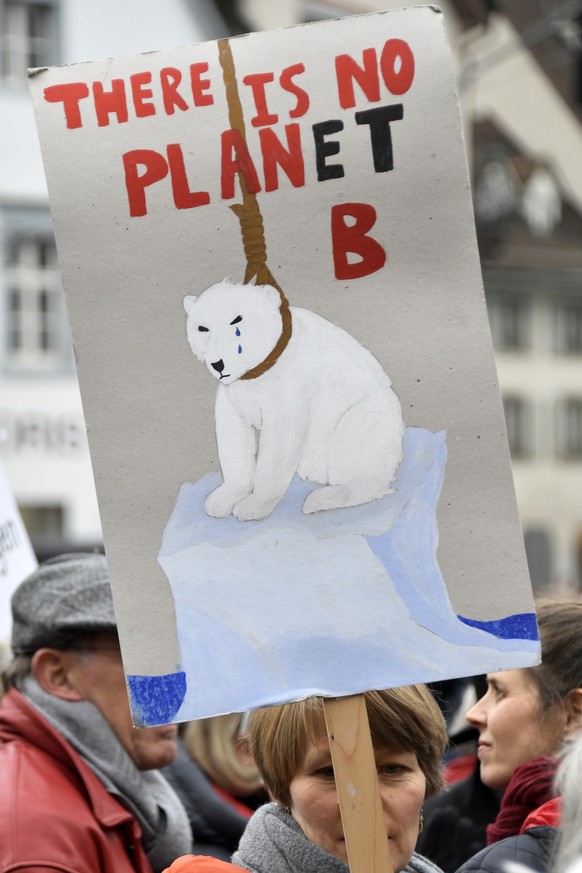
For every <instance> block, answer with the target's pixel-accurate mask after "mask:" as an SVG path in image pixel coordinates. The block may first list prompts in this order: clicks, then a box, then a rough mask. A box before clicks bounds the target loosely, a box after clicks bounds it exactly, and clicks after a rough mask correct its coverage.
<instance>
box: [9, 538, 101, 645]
mask: <svg viewBox="0 0 582 873" xmlns="http://www.w3.org/2000/svg"><path fill="white" fill-rule="evenodd" d="M116 629H117V625H116V621H115V612H114V610H113V598H112V596H111V586H110V585H109V571H108V568H107V560H106V559H105V557H104V556H103V555H100V554H98V553H85V552H78V553H75V554H70V555H58V556H57V557H56V558H49V560H48V561H45V562H44V563H43V564H41V565H40V567H38V568H37V569H36V570H35V571H34V573H32V574H31V575H30V576H29V577H28V578H27V579H25V580H24V582H22V583H21V585H20V586H19V587H18V588H17V589H16V591H15V592H14V594H13V595H12V644H11V645H12V651H13V652H14V654H15V655H30V654H32V653H33V652H35V651H36V650H37V649H40V648H42V647H43V646H53V647H55V648H58V647H59V646H64V645H66V644H67V643H68V642H71V641H72V640H73V639H74V638H75V637H76V636H79V635H80V634H82V633H84V632H86V631H115V630H116Z"/></svg>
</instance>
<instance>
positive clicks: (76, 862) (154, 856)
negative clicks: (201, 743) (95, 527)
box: [0, 553, 192, 873]
mask: <svg viewBox="0 0 582 873" xmlns="http://www.w3.org/2000/svg"><path fill="white" fill-rule="evenodd" d="M12 617H13V624H12V652H13V655H14V657H13V660H12V662H11V663H10V664H9V666H8V667H7V669H6V670H5V671H4V675H3V679H4V686H5V688H6V694H5V695H4V697H3V699H2V701H1V702H0V873H7V871H13V870H19V871H20V873H26V871H28V873H42V871H46V873H48V871H49V870H50V871H52V873H55V871H57V873H58V871H61V873H152V871H154V873H160V871H161V870H163V869H164V868H165V867H167V866H168V865H169V864H170V863H171V862H172V861H173V860H174V859H175V858H176V857H177V856H179V855H182V854H184V853H187V852H191V851H192V838H191V831H190V824H189V822H188V817H187V815H186V812H185V810H184V807H183V806H182V803H181V801H180V800H179V798H178V797H177V795H176V794H175V792H174V791H173V789H172V788H171V787H170V785H169V784H168V782H167V781H166V780H165V778H164V777H163V776H162V775H161V773H159V772H158V768H160V767H164V766H166V765H167V764H169V763H170V762H171V761H172V760H173V758H174V755H175V752H176V733H177V728H176V726H175V725H168V726H165V727H152V728H134V727H133V725H132V722H131V715H130V710H129V703H128V699H127V691H126V686H125V674H124V670H123V664H122V661H121V653H120V649H119V640H118V636H117V628H116V622H115V614H114V611H113V601H112V597H111V589H110V586H109V576H108V571H107V562H106V559H105V558H104V556H103V555H100V554H81V553H79V554H72V555H61V556H59V557H57V558H51V559H50V560H49V561H46V562H45V563H44V564H42V565H41V566H40V567H39V568H38V569H37V570H36V571H35V572H34V573H33V574H32V575H31V576H29V577H28V579H26V580H25V581H24V582H23V583H22V584H21V585H20V587H19V588H18V589H17V590H16V592H15V593H14V595H13V597H12Z"/></svg>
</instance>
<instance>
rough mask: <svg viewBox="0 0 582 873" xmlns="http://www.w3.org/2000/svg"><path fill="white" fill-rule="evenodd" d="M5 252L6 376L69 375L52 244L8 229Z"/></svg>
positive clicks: (44, 236) (48, 238) (42, 235)
mask: <svg viewBox="0 0 582 873" xmlns="http://www.w3.org/2000/svg"><path fill="white" fill-rule="evenodd" d="M4 249H5V262H4V271H3V275H4V285H5V294H4V297H5V301H6V304H5V325H6V334H5V343H4V348H5V364H6V370H7V371H8V372H10V373H18V372H26V373H30V372H34V373H56V372H59V373H60V372H63V371H65V370H69V369H70V368H71V366H72V363H71V344H70V334H69V328H68V323H67V316H66V307H65V300H64V293H63V288H62V283H61V276H60V272H59V268H58V264H57V253H56V246H55V241H54V238H53V237H52V235H51V234H50V233H49V232H46V231H42V230H39V231H38V232H36V233H35V232H33V231H31V230H30V229H28V230H23V229H18V228H13V229H10V226H9V225H8V228H7V230H6V240H5V245H4Z"/></svg>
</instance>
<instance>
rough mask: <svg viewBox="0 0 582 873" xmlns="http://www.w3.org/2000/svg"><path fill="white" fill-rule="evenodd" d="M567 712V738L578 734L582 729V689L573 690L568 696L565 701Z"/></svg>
mask: <svg viewBox="0 0 582 873" xmlns="http://www.w3.org/2000/svg"><path fill="white" fill-rule="evenodd" d="M564 707H565V710H566V728H565V731H564V734H565V736H566V737H570V736H572V734H575V733H578V731H580V730H581V729H582V688H573V689H572V690H571V691H569V692H568V693H567V694H566V698H565V700H564Z"/></svg>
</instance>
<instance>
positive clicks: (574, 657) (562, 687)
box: [524, 600, 582, 715]
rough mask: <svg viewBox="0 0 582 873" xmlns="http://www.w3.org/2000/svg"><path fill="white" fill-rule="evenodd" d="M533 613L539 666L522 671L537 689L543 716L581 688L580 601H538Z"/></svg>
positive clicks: (581, 608)
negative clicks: (536, 630) (538, 648)
mask: <svg viewBox="0 0 582 873" xmlns="http://www.w3.org/2000/svg"><path fill="white" fill-rule="evenodd" d="M536 613H537V619H538V628H539V633H540V641H541V645H542V663H541V664H538V666H536V667H525V668H524V669H525V672H526V673H527V675H528V678H529V679H530V680H531V681H532V682H533V683H534V685H535V686H536V688H537V691H538V693H539V696H540V706H541V714H542V715H543V714H544V713H546V712H548V710H550V709H553V708H554V707H560V706H561V705H562V704H563V702H564V700H565V698H566V696H567V694H568V692H569V691H572V689H574V688H582V602H580V601H578V600H540V601H539V602H538V603H536Z"/></svg>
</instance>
